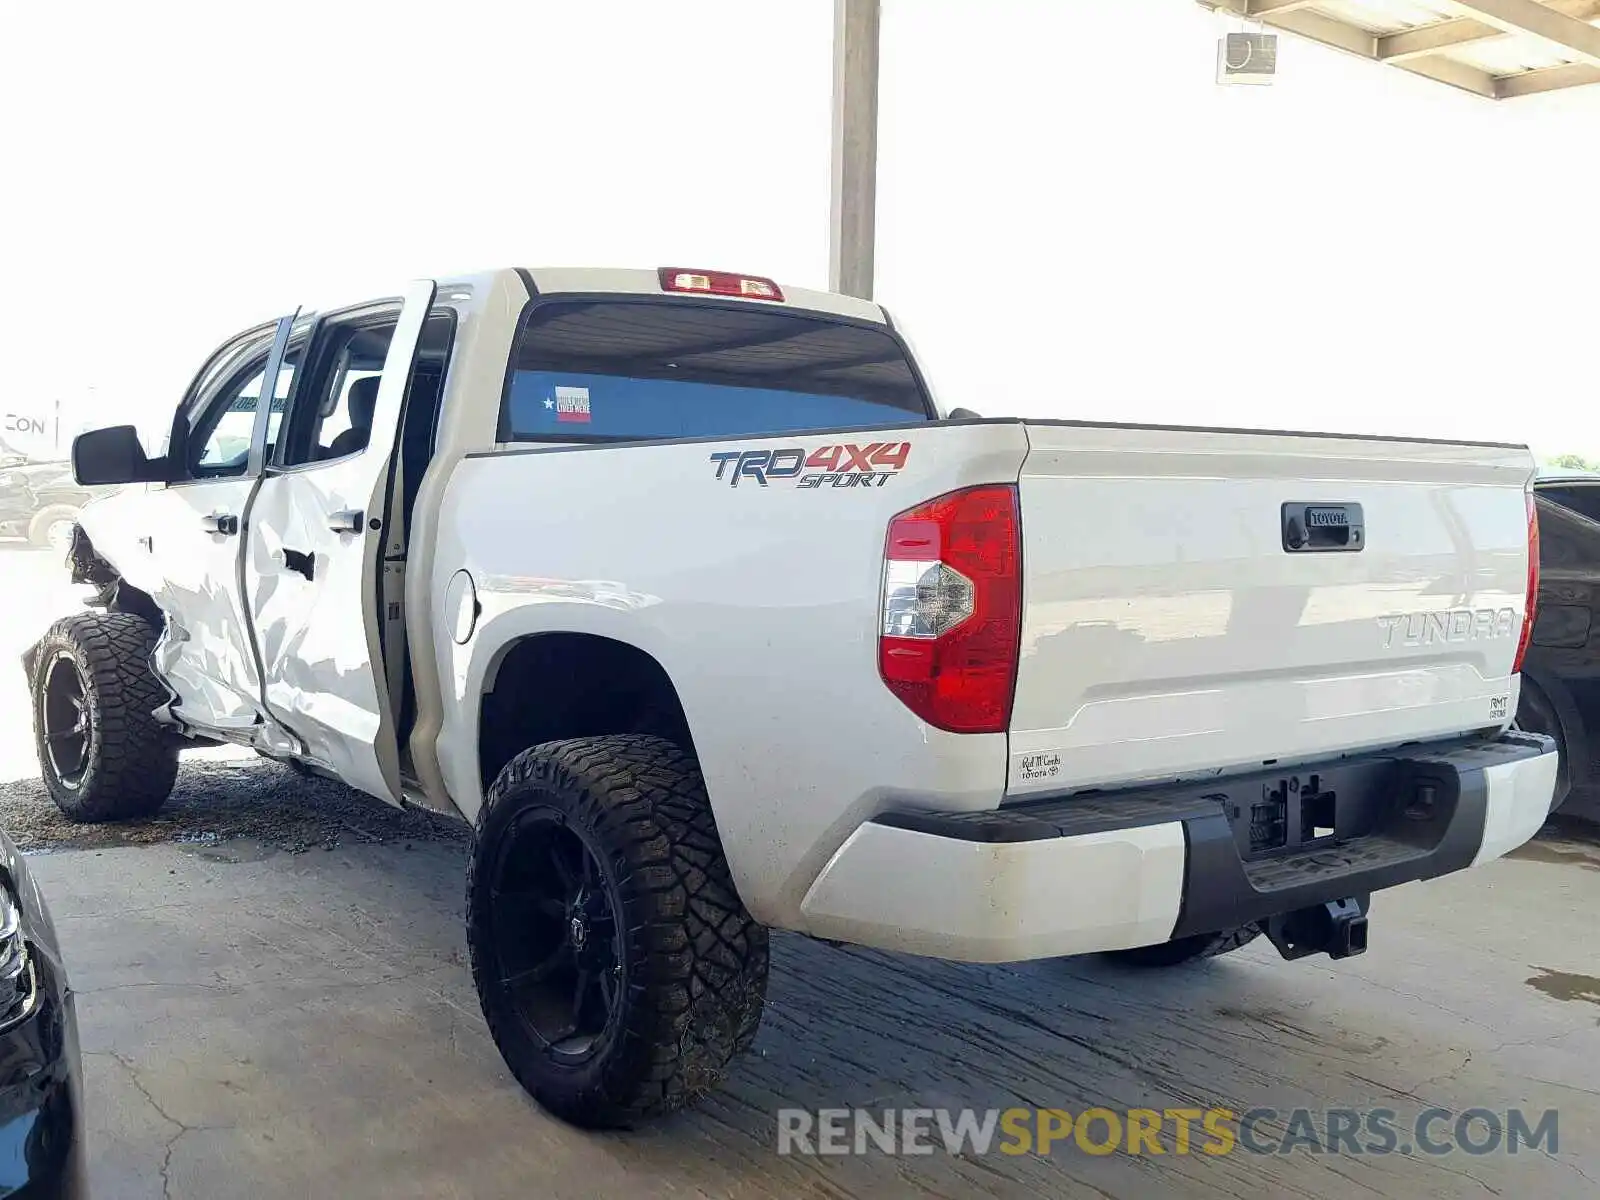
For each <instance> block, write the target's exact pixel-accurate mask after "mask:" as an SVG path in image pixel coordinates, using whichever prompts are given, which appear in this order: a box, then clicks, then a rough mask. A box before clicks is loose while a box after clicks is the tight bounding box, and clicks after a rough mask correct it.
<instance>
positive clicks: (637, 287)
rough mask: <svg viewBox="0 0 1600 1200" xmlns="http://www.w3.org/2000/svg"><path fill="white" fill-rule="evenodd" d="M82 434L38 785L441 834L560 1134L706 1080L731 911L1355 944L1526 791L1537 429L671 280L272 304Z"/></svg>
mask: <svg viewBox="0 0 1600 1200" xmlns="http://www.w3.org/2000/svg"><path fill="white" fill-rule="evenodd" d="M263 397H272V398H273V402H271V403H263V402H262V398H263ZM1070 403H1071V401H1070V397H1062V398H1060V400H1059V404H1060V406H1061V407H1063V408H1066V407H1069V406H1070ZM73 455H74V464H75V470H76V473H77V477H78V479H79V480H80V481H81V482H82V483H84V484H96V485H98V484H133V485H136V486H132V487H126V488H124V489H123V490H121V491H120V492H118V493H117V494H116V495H114V496H112V497H110V498H108V499H105V500H102V501H99V502H97V503H95V504H93V505H91V506H90V507H89V508H88V509H86V510H85V511H84V513H83V515H82V520H81V528H80V529H79V530H78V531H77V532H76V534H75V536H74V540H73V546H72V550H71V552H70V554H69V562H70V566H71V569H72V571H73V574H74V578H75V579H76V580H78V581H80V582H85V583H89V584H92V585H93V586H94V588H95V589H96V590H95V592H94V594H93V596H92V598H91V601H90V603H91V607H90V609H88V610H86V611H84V612H82V613H79V614H76V615H73V616H70V617H67V618H65V619H64V620H62V621H61V622H59V623H58V624H56V625H55V626H54V627H53V628H52V629H51V630H50V631H49V632H48V633H47V634H46V635H45V636H44V638H43V639H42V640H41V641H40V642H39V643H38V644H37V645H36V646H35V647H34V648H33V649H32V650H30V652H29V654H28V656H27V662H26V666H27V669H28V672H29V675H30V680H31V683H32V687H33V695H34V701H35V716H36V722H37V735H38V748H39V754H40V760H41V764H42V769H43V774H44V778H45V781H46V783H47V785H48V788H49V790H50V792H51V794H52V795H53V796H54V798H55V799H56V801H57V803H59V805H60V806H61V808H62V809H63V810H64V811H65V812H66V813H67V814H68V815H69V816H71V817H74V818H77V819H81V820H87V821H96V820H106V819H112V818H120V817H134V816H139V815H143V814H148V813H150V812H152V811H154V810H155V809H156V808H157V807H158V806H159V805H160V804H161V803H162V802H163V800H164V799H165V798H166V796H167V794H168V792H169V790H170V788H171V786H172V783H173V779H174V774H175V772H176V770H177V754H178V750H179V747H180V746H182V745H183V744H185V741H186V740H188V741H202V742H213V743H214V742H227V743H235V744H238V745H241V746H246V747H251V748H254V749H255V750H257V751H259V752H260V753H261V754H263V755H267V756H270V757H273V758H277V759H281V760H285V761H288V762H292V763H295V764H298V765H300V766H301V768H302V769H306V770H311V771H314V772H318V773H322V774H326V775H330V776H334V777H336V778H338V779H341V780H343V781H345V782H346V783H348V784H350V785H351V786H353V787H356V788H360V789H362V790H363V791H366V792H369V793H371V794H372V795H373V796H376V797H377V798H379V799H380V800H384V801H387V802H389V803H391V804H402V803H414V804H418V805H423V806H426V807H428V808H431V809H436V810H442V811H447V812H455V813H459V814H461V815H462V816H463V817H465V818H466V819H467V820H469V821H471V822H474V823H475V826H476V838H475V843H474V849H473V852H472V857H471V865H470V868H469V872H468V880H467V891H468V918H467V920H468V930H467V932H468V940H469V943H470V949H471V956H472V969H473V975H474V979H475V981H476V984H477V987H478V991H479V995H480V998H481V1000H482V1003H483V1008H484V1012H485V1014H486V1016H487V1020H488V1024H489V1027H490V1029H491V1031H492V1033H493V1035H494V1038H495V1040H496V1043H497V1044H498V1046H499V1048H500V1050H501V1052H502V1054H503V1055H504V1057H505V1060H506V1062H507V1064H508V1065H509V1067H510V1068H511V1070H512V1071H513V1072H514V1073H515V1075H516V1076H517V1078H518V1079H519V1080H520V1081H521V1082H522V1084H523V1085H524V1086H525V1087H527V1088H528V1089H529V1090H530V1091H531V1092H532V1093H533V1094H534V1095H535V1096H536V1097H537V1098H538V1099H539V1100H540V1101H541V1102H542V1103H544V1104H545V1105H546V1106H547V1107H548V1108H550V1109H551V1110H553V1111H555V1112H557V1113H559V1114H561V1115H562V1116H564V1117H565V1118H567V1119H569V1120H572V1121H575V1122H579V1123H582V1124H588V1125H619V1124H620V1125H626V1124H629V1123H631V1122H633V1121H636V1120H639V1119H643V1118H647V1117H650V1116H652V1115H655V1114H659V1113H662V1112H665V1111H668V1110H671V1109H673V1108H675V1107H678V1106H680V1105H682V1104H684V1103H686V1102H689V1101H692V1100H694V1099H695V1098H697V1097H699V1096H700V1095H702V1094H704V1093H705V1092H706V1091H707V1090H708V1089H710V1088H712V1087H713V1086H715V1084H716V1083H717V1081H718V1080H719V1079H720V1078H721V1076H722V1075H723V1072H724V1070H725V1068H726V1065H727V1064H728V1062H729V1060H730V1059H731V1058H732V1057H733V1056H734V1055H735V1054H736V1053H737V1052H738V1051H740V1050H741V1049H743V1048H745V1047H747V1046H748V1045H749V1044H750V1042H751V1040H752V1038H753V1037H754V1035H755V1031H756V1027H757V1024H758V1022H759V1020H760V1017H761V1011H762V1004H763V996H764V992H765V987H766V976H767V963H768V951H767V930H768V929H769V928H776V929H788V930H796V931H800V932H802V933H805V934H810V935H813V936H816V937H819V938H825V939H831V940H837V941H844V942H853V943H860V944H863V945H869V946H876V947H882V948H884V949H888V950H894V951H907V952H912V953H916V954H926V955H938V956H944V957H948V958H954V959H963V960H970V961H1010V960H1019V959H1032V958H1042V957H1048V956H1058V955H1074V954H1084V953H1088V952H1095V951H1113V952H1117V953H1119V954H1120V955H1121V956H1122V957H1123V958H1124V959H1126V960H1127V961H1130V962H1132V963H1136V964H1146V965H1170V964H1176V963H1179V962H1183V961H1185V960H1189V959H1194V958H1198V957H1202V956H1205V955H1209V954H1215V953H1218V952H1220V951H1223V950H1228V949H1232V948H1234V947H1237V946H1239V945H1241V944H1243V943H1244V942H1246V941H1248V940H1250V939H1251V938H1252V937H1254V936H1256V935H1257V934H1258V933H1265V934H1266V935H1267V936H1268V937H1269V938H1270V939H1271V940H1272V942H1273V943H1274V944H1275V945H1276V946H1277V948H1278V949H1279V950H1280V951H1281V952H1282V953H1283V955H1284V956H1285V957H1289V958H1293V957H1298V956H1299V955H1302V954H1308V953H1316V952H1327V953H1329V954H1331V955H1333V956H1335V957H1342V956H1344V955H1347V954H1353V953H1358V952H1360V951H1361V950H1362V949H1364V948H1365V946H1366V934H1367V925H1366V921H1367V913H1368V910H1369V904H1370V897H1371V893H1373V892H1375V891H1377V890H1379V889H1382V888H1388V887H1392V886H1394V885H1396V884H1400V883H1404V882H1407V881H1410V880H1417V879H1424V878H1428V877H1432V876H1437V875H1441V874H1444V873H1447V872H1452V871H1457V870H1460V869H1462V868H1465V867H1469V866H1472V865H1474V864H1476V863H1481V862H1483V861H1485V860H1487V859H1492V858H1495V857H1496V856H1498V855H1501V854H1504V853H1506V852H1507V851H1508V850H1510V849H1512V848H1513V847H1515V846H1517V845H1519V844H1520V843H1522V842H1523V841H1525V840H1526V839H1527V838H1529V837H1530V836H1532V834H1533V833H1534V832H1535V831H1536V830H1537V829H1538V828H1539V827H1540V825H1541V824H1542V822H1543V821H1544V819H1545V816H1546V814H1547V811H1548V809H1549V807H1550V802H1551V794H1552V787H1553V783H1554V780H1555V776H1556V765H1557V762H1556V755H1555V753H1554V751H1553V746H1552V743H1551V742H1550V740H1549V739H1547V738H1543V737H1539V736H1536V735H1531V734H1525V733H1519V732H1517V731H1516V730H1515V729H1514V728H1513V727H1512V714H1514V713H1515V712H1516V709H1517V694H1518V669H1519V664H1520V662H1521V658H1522V654H1523V651H1524V649H1525V647H1526V645H1527V642H1528V635H1529V627H1530V622H1531V620H1532V617H1533V597H1534V596H1535V594H1536V591H1535V572H1536V567H1537V561H1538V558H1537V554H1536V553H1532V552H1531V547H1532V546H1533V545H1534V544H1535V541H1536V538H1537V526H1536V524H1535V520H1534V517H1533V507H1532V505H1531V503H1530V502H1529V492H1528V489H1529V484H1530V480H1531V478H1532V476H1533V472H1534V464H1533V460H1532V458H1531V456H1530V455H1529V453H1528V452H1527V450H1526V449H1524V448H1521V447H1515V446H1506V445H1484V444H1466V443H1456V442H1440V441H1425V440H1381V439H1375V438H1354V437H1340V436H1327V435H1317V434H1302V433H1275V432H1256V431H1243V430H1219V429H1203V428H1158V427H1151V426H1137V425H1106V424H1086V423H1078V422H1072V421H1034V420H1015V419H1011V420H985V419H978V418H976V417H973V416H972V415H971V414H965V415H964V414H963V413H962V412H961V410H956V411H954V412H951V411H948V410H945V409H942V408H941V407H940V406H939V404H938V403H937V402H936V400H935V399H934V397H933V395H932V394H931V392H930V391H929V389H928V386H927V384H926V382H925V380H924V379H923V376H922V373H921V371H920V370H919V368H918V366H917V363H916V360H915V359H914V358H913V357H912V355H911V353H910V351H909V350H908V348H907V345H906V343H905V341H904V339H903V338H902V336H901V335H900V333H899V332H897V330H896V328H895V326H894V324H893V322H892V321H891V320H890V318H889V316H888V314H887V313H886V312H884V310H883V309H882V308H880V307H879V306H877V305H875V304H871V303H867V302H864V301H861V300H855V299H851V298H848V297H844V296H837V295H829V294H823V293H818V292H812V291H804V290H800V289H794V288H780V287H779V286H778V285H777V284H775V283H773V282H772V281H770V280H766V279H761V278H755V277H750V276H741V275H730V274H724V273H719V272H713V271H699V270H676V269H667V270H661V271H612V270H532V271H529V270H501V271H494V272H490V273H485V274H477V275H472V276H463V277H459V278H448V279H439V280H436V281H433V280H430V281H422V282H418V283H415V284H412V285H410V286H409V287H408V288H406V289H405V290H403V291H402V292H401V293H400V294H395V295H390V296H386V297H382V298H378V299H374V300H371V301H369V302H365V303H360V304H354V305H350V306H346V307H340V308H332V309H325V310H322V311H318V312H316V313H307V312H299V313H296V314H294V315H290V316H285V317H283V318H282V319H281V320H279V321H277V322H275V323H272V324H266V325H262V326H259V327H257V328H254V329H249V330H246V331H244V332H243V333H240V334H238V335H237V336H236V337H234V338H232V339H230V340H229V341H228V342H227V343H226V344H224V345H223V346H222V347H221V348H220V349H219V350H218V351H217V352H216V353H215V355H214V356H213V357H212V358H211V359H210V360H209V361H208V362H206V364H205V365H204V366H203V367H202V368H201V370H200V372H199V374H198V375H197V376H196V377H195V380H194V382H193V384H192V385H191V386H190V388H189V391H188V393H187V394H186V395H185V396H184V397H183V400H182V403H181V404H180V405H179V406H178V408H177V410H176V412H175V414H174V418H173V422H172V427H171V431H170V436H169V437H168V439H167V442H166V446H165V449H164V452H163V453H161V454H160V455H159V456H157V457H148V456H147V453H146V450H145V448H144V447H143V445H142V443H141V442H140V440H139V439H138V437H137V436H136V434H135V431H134V430H133V429H132V428H130V427H127V426H122V427H117V428H110V429H101V430H96V431H94V432H91V433H87V434H84V435H83V436H81V437H80V438H79V439H78V440H77V442H76V444H75V446H74V450H73Z"/></svg>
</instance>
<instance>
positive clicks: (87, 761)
mask: <svg viewBox="0 0 1600 1200" xmlns="http://www.w3.org/2000/svg"><path fill="white" fill-rule="evenodd" d="M155 640H156V631H155V630H154V629H153V628H151V626H150V624H149V622H147V621H146V620H145V619H144V618H143V617H137V616H134V615H133V614H132V613H111V612H80V613H74V614H72V615H71V616H69V617H63V618H62V619H61V620H59V621H57V622H56V623H55V624H54V625H52V626H51V627H50V629H49V630H48V632H46V633H45V635H44V637H43V638H42V639H41V640H40V642H39V644H38V647H37V653H35V654H34V656H33V677H32V679H31V680H30V681H29V682H30V687H31V691H32V693H33V731H34V745H35V748H36V749H37V751H38V754H39V768H40V773H41V775H42V776H43V778H44V785H45V788H46V790H47V791H48V792H49V793H50V798H51V799H52V800H54V801H55V802H56V807H57V808H59V809H60V810H61V811H62V812H63V813H65V814H66V815H67V816H68V817H70V818H71V819H72V820H74V821H82V822H100V821H120V820H126V819H129V818H134V817H148V816H151V815H152V814H154V813H155V812H156V811H157V810H158V809H159V808H160V807H161V805H162V804H163V803H165V801H166V799H167V797H168V796H169V795H171V794H172V786H173V783H174V782H175V781H176V779H177V775H178V744H177V741H176V739H175V738H174V737H173V736H172V733H171V731H170V730H169V729H167V728H166V727H165V726H163V725H162V724H160V723H159V722H158V721H157V720H156V718H155V711H156V709H157V708H159V707H160V706H161V705H163V704H165V703H166V702H167V700H168V695H167V692H166V689H165V688H164V687H162V685H161V683H160V681H159V680H157V678H156V676H155V673H154V671H152V670H151V667H150V651H151V648H152V647H153V646H154V645H155ZM62 658H67V659H70V660H71V663H72V665H73V666H75V667H76V669H77V672H78V675H79V678H80V680H81V683H82V692H83V700H84V706H85V713H86V717H87V735H88V736H87V746H86V749H85V752H84V760H83V761H84V767H83V772H82V775H81V777H79V778H78V779H77V780H76V782H75V783H72V782H68V781H66V780H64V779H63V778H62V776H61V775H60V774H59V773H58V771H57V770H56V768H55V766H54V764H53V762H52V759H51V755H50V753H49V747H48V744H47V739H46V735H45V720H44V711H45V709H44V705H45V685H46V681H47V680H48V678H49V676H50V672H51V670H52V667H53V666H54V664H55V663H56V662H57V661H58V660H59V659H62Z"/></svg>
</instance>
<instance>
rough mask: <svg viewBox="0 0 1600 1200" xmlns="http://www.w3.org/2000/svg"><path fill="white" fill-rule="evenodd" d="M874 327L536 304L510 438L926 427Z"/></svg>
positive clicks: (663, 307)
mask: <svg viewBox="0 0 1600 1200" xmlns="http://www.w3.org/2000/svg"><path fill="white" fill-rule="evenodd" d="M929 407H930V406H929V404H928V401H927V398H926V396H925V394H924V392H923V390H922V386H921V384H920V383H919V382H918V380H917V376H916V373H915V371H913V370H912V367H911V364H910V362H909V361H908V360H907V358H906V353H905V350H904V348H903V347H902V346H901V345H900V343H899V342H898V341H897V340H896V339H895V338H894V337H893V336H892V335H891V334H889V332H888V331H887V330H885V329H875V328H871V327H869V326H860V325H847V324H838V323H835V322H830V321H827V320H819V319H817V318H814V317H806V316H800V315H797V314H794V313H787V312H783V311H781V310H774V309H769V308H754V307H751V308H721V307H710V306H704V305H694V304H685V303H680V302H676V301H665V302H660V301H657V302H627V301H596V302H570V303H569V302H564V301H548V302H546V303H544V304H541V305H540V306H539V307H538V308H536V309H535V310H534V313H533V316H532V318H531V319H530V320H529V322H528V324H527V326H526V328H525V329H524V330H523V332H522V335H521V337H520V338H519V339H518V342H517V347H516V350H515V353H514V357H513V362H512V374H511V384H510V388H509V390H508V392H507V395H506V401H505V413H504V417H505V419H504V427H505V434H506V437H507V438H508V439H509V440H512V441H517V440H538V441H563V442H581V441H590V440H601V439H604V440H610V439H617V438H623V439H640V440H647V439H653V438H682V437H729V436H739V435H744V434H755V433H784V432H790V431H798V430H808V429H848V428H859V427H869V426H874V425H902V424H905V423H906V422H907V421H915V420H927V419H929V418H928V414H929Z"/></svg>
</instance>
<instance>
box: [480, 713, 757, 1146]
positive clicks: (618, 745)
mask: <svg viewBox="0 0 1600 1200" xmlns="http://www.w3.org/2000/svg"><path fill="white" fill-rule="evenodd" d="M467 942H468V946H469V949H470V951H471V955H472V977H473V982H474V983H475V984H476V986H477V989H478V998H479V1000H480V1002H481V1003H482V1005H483V1013H484V1017H485V1019H486V1020H487V1022H488V1025H489V1032H490V1034H491V1035H492V1036H493V1037H494V1041H495V1045H496V1046H497V1047H498V1048H499V1050H500V1054H501V1056H502V1057H503V1058H504V1059H505V1062H506V1065H507V1066H508V1067H510V1068H511V1071H512V1074H514V1075H515V1076H516V1077H517V1081H518V1082H519V1083H521V1084H522V1086H523V1087H524V1088H526V1089H527V1091H528V1092H529V1093H530V1094H532V1096H533V1097H534V1099H535V1100H537V1101H538V1102H539V1103H540V1104H541V1105H543V1106H544V1107H545V1108H547V1109H548V1110H550V1111H551V1112H552V1113H554V1114H555V1115H557V1116H559V1117H561V1118H563V1119H565V1120H567V1121H571V1122H572V1123H574V1124H576V1125H581V1126H586V1127H590V1128H608V1127H626V1126H630V1125H633V1124H636V1123H638V1122H640V1121H643V1120H647V1119H650V1118H653V1117H658V1116H662V1115H664V1114H666V1113H669V1112H672V1111H674V1110H676V1109H679V1108H682V1107H684V1106H686V1105H688V1104H691V1103H693V1102H695V1101H696V1100H698V1099H699V1098H700V1097H702V1096H704V1095H705V1094H706V1093H708V1092H710V1091H712V1090H713V1089H714V1088H716V1087H717V1086H718V1085H719V1084H720V1083H721V1081H722V1078H723V1075H724V1073H725V1071H726V1068H727V1065H728V1063H729V1061H730V1060H732V1058H733V1057H734V1056H735V1055H736V1054H738V1053H740V1052H741V1051H743V1050H746V1049H748V1048H749V1046H750V1044H751V1042H753V1041H754V1039H755V1035H756V1029H757V1027H758V1026H759V1025H760V1022H761V1011H762V1007H763V1004H764V1002H765V996H766V986H767V963H768V951H767V931H766V929H765V928H764V927H762V926H761V925H759V924H757V923H756V922H755V920H754V919H752V918H751V916H750V914H749V913H748V912H746V911H745V908H744V905H743V904H742V903H741V902H740V900H739V897H738V894H737V893H736V892H735V890H734V886H733V880H732V877H731V876H730V875H729V872H728V865H727V862H726V860H725V859H724V857H723V853H722V843H721V840H720V838H719V837H718V834H717V827H716V822H715V820H714V819H713V817H712V814H711V805H710V803H709V801H708V800H707V799H706V793H705V784H704V782H703V781H702V779H701V777H700V770H699V767H698V766H697V765H696V763H695V761H694V758H693V757H692V756H691V755H689V754H688V753H686V752H685V751H683V750H682V749H680V748H679V747H677V746H676V745H674V744H672V743H671V742H668V741H665V740H663V739H661V738H655V737H644V736H637V735H618V736H610V737H591V738H574V739H571V740H567V741H559V742H548V743H545V744H544V745H541V746H535V747H533V748H532V749H530V750H525V751H523V753H521V754H519V755H518V756H517V757H516V758H514V759H512V760H511V762H510V763H509V764H507V766H506V767H505V769H504V770H503V771H501V772H500V775H499V778H497V779H496V780H495V782H494V785H493V787H492V788H490V790H489V794H488V796H487V797H486V798H485V801H484V807H483V810H482V811H481V812H480V813H479V814H478V824H477V831H476V839H475V843H474V847H473V852H472V858H471V862H470V865H469V867H468V871H467Z"/></svg>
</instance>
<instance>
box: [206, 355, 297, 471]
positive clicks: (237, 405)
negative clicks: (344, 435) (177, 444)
mask: <svg viewBox="0 0 1600 1200" xmlns="http://www.w3.org/2000/svg"><path fill="white" fill-rule="evenodd" d="M304 348H305V347H304V342H302V343H301V345H300V346H298V347H296V346H294V345H293V344H291V345H290V348H289V350H288V351H287V353H286V354H285V355H284V359H283V364H282V365H281V366H280V367H279V369H278V380H277V385H276V387H275V388H274V389H273V391H274V395H273V398H272V410H271V413H270V414H269V415H268V418H267V448H268V451H269V452H270V451H271V448H272V445H273V443H274V442H275V441H276V439H277V436H278V426H279V424H280V423H281V422H282V420H283V409H284V404H285V402H286V401H287V399H288V396H289V390H290V388H291V387H292V385H293V383H294V372H295V367H296V365H297V364H298V363H299V360H300V354H301V352H302V351H303V350H304ZM266 365H267V355H266V353H265V352H263V353H262V354H260V355H258V356H256V357H255V358H253V359H251V360H250V362H249V363H248V364H247V365H246V366H245V367H243V368H242V369H241V370H240V371H239V372H238V373H237V374H235V375H234V376H233V377H232V378H231V379H229V381H228V382H227V383H226V384H224V385H223V387H222V389H221V390H220V391H219V392H218V393H217V394H216V395H215V396H214V397H213V398H212V399H211V401H210V402H209V403H208V405H207V407H206V408H205V410H204V411H203V412H202V414H201V416H200V420H199V422H198V423H197V424H196V426H195V430H194V433H193V435H192V436H191V438H190V442H189V445H190V447H191V450H190V453H191V456H192V457H191V461H190V463H189V474H190V475H191V476H192V477H194V478H209V477H213V476H227V475H241V474H243V473H244V471H245V468H246V466H247V465H248V460H249V458H250V433H251V430H252V429H253V427H254V426H255V420H256V410H257V408H259V407H260V404H261V384H262V374H263V372H264V371H265V368H266Z"/></svg>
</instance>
